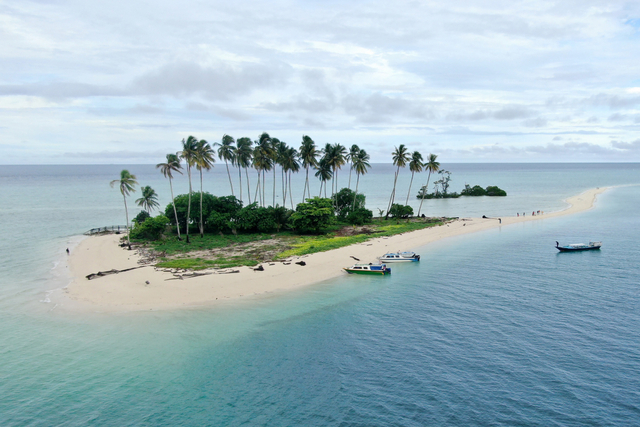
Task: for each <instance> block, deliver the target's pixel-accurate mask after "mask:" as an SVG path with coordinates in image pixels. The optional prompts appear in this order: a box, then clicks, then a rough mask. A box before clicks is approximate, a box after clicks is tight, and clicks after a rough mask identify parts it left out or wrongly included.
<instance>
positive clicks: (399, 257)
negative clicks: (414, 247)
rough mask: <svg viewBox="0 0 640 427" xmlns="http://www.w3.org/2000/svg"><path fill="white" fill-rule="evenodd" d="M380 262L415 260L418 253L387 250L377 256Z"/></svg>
mask: <svg viewBox="0 0 640 427" xmlns="http://www.w3.org/2000/svg"><path fill="white" fill-rule="evenodd" d="M378 259H379V260H380V261H381V262H417V261H420V255H418V254H416V253H415V252H408V251H407V252H389V253H386V254H384V255H382V256H381V257H378Z"/></svg>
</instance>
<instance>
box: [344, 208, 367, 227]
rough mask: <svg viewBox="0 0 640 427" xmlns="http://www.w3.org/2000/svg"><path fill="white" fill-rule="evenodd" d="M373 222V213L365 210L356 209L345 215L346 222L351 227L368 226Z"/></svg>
mask: <svg viewBox="0 0 640 427" xmlns="http://www.w3.org/2000/svg"><path fill="white" fill-rule="evenodd" d="M371 220H373V212H371V211H370V210H369V209H365V208H357V209H356V210H354V211H353V212H350V213H349V215H347V218H346V221H347V222H348V223H349V224H352V225H363V224H368V223H370V222H371Z"/></svg>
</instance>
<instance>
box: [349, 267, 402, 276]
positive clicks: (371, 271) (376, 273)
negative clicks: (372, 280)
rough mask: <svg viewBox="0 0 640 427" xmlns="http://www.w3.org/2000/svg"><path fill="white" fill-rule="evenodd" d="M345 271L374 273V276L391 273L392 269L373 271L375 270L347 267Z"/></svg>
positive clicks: (350, 272)
mask: <svg viewBox="0 0 640 427" xmlns="http://www.w3.org/2000/svg"><path fill="white" fill-rule="evenodd" d="M344 271H346V272H347V273H349V274H368V275H374V276H384V275H385V274H391V269H386V270H380V271H373V270H351V269H348V268H345V269H344Z"/></svg>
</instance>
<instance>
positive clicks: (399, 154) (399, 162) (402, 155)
mask: <svg viewBox="0 0 640 427" xmlns="http://www.w3.org/2000/svg"><path fill="white" fill-rule="evenodd" d="M391 154H392V157H391V158H392V159H393V165H394V166H397V167H398V168H397V169H396V174H395V177H394V179H393V191H392V192H391V197H390V198H389V206H388V207H387V214H386V215H385V217H384V219H387V218H389V210H390V209H391V206H393V202H394V201H395V198H396V183H397V182H398V174H399V173H400V168H403V167H405V166H406V165H407V162H408V161H409V153H407V147H405V146H404V144H400V146H398V147H396V149H395V151H394V152H393V153H391Z"/></svg>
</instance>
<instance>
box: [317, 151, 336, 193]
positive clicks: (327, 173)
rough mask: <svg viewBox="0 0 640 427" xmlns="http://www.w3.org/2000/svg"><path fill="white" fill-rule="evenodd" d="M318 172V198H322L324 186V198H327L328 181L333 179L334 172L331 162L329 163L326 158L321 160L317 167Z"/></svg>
mask: <svg viewBox="0 0 640 427" xmlns="http://www.w3.org/2000/svg"><path fill="white" fill-rule="evenodd" d="M316 169H317V172H316V177H317V178H319V179H320V193H319V194H318V197H321V196H322V186H323V185H324V196H325V197H327V181H329V180H330V179H331V178H332V177H333V172H331V166H330V165H329V162H327V159H326V158H324V157H323V158H321V159H320V161H319V162H318V165H317V166H316Z"/></svg>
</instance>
